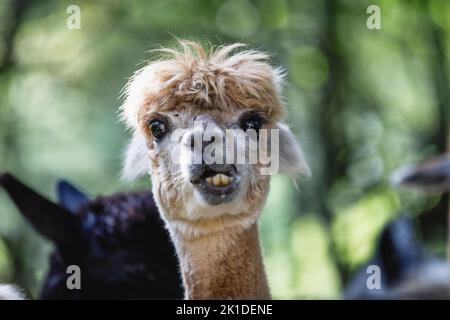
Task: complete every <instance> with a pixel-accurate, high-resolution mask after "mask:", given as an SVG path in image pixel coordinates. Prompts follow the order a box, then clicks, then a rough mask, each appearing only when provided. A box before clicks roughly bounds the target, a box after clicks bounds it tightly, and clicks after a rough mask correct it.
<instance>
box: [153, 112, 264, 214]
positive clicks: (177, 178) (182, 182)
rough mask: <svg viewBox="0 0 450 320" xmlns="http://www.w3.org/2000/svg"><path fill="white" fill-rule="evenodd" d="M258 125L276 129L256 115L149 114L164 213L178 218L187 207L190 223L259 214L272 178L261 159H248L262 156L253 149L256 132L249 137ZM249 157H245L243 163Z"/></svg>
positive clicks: (157, 185)
mask: <svg viewBox="0 0 450 320" xmlns="http://www.w3.org/2000/svg"><path fill="white" fill-rule="evenodd" d="M192 108H193V107H191V108H189V109H192ZM256 122H258V125H260V126H261V128H258V131H259V129H270V127H271V126H272V125H271V124H270V122H269V121H268V120H266V119H264V118H262V116H261V115H256V114H255V113H254V111H253V110H242V111H240V112H238V113H236V114H227V113H225V112H221V111H214V112H195V113H192V112H186V111H175V112H166V113H164V114H162V113H156V114H149V120H148V121H147V123H148V128H146V131H145V132H146V133H145V141H146V142H147V144H148V149H149V156H150V164H151V165H150V168H151V175H152V178H153V192H154V194H155V195H156V196H157V198H158V202H159V203H160V204H161V206H162V207H163V208H164V212H166V213H167V214H169V215H170V216H172V215H177V214H178V213H179V212H180V210H179V209H180V208H179V207H176V206H174V204H180V206H182V210H181V212H183V214H184V216H183V217H178V218H188V219H198V218H212V217H217V216H221V215H225V214H228V215H237V214H242V213H252V212H255V211H259V209H260V208H261V206H262V204H263V203H264V200H265V198H266V196H267V192H268V188H269V176H268V175H264V174H261V172H260V168H261V166H262V164H261V161H259V159H258V157H256V159H253V160H256V161H253V162H254V163H251V161H250V160H252V159H249V156H248V155H249V153H251V152H256V151H257V150H255V148H253V149H250V143H253V144H254V145H256V146H257V143H258V135H257V134H256V131H255V134H254V135H250V134H248V132H246V131H249V130H246V131H244V129H246V126H248V125H249V123H250V124H251V123H255V124H256ZM155 126H156V128H155ZM152 130H153V132H152ZM161 131H164V134H163V133H162V132H161ZM230 141H231V142H230ZM227 144H228V147H227ZM256 149H257V147H256ZM230 153H233V154H234V157H233V158H231V157H230ZM244 153H245V155H246V157H245V158H242V159H238V157H237V155H238V154H239V155H242V154H244ZM227 156H228V158H229V159H228V161H227ZM238 160H241V161H238ZM174 218H177V217H174Z"/></svg>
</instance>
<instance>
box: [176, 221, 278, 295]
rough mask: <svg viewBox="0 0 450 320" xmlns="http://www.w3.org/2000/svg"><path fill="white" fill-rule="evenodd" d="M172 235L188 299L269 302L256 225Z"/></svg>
mask: <svg viewBox="0 0 450 320" xmlns="http://www.w3.org/2000/svg"><path fill="white" fill-rule="evenodd" d="M171 233H172V237H173V238H174V242H175V245H176V248H177V254H178V258H179V262H180V267H181V273H182V276H183V282H184V287H185V298H186V299H270V293H269V288H268V285H267V279H266V274H265V271H264V265H263V262H262V255H261V248H260V244H259V238H258V226H257V224H256V223H253V224H252V225H251V226H249V227H248V228H232V229H231V228H230V229H225V230H221V231H218V232H213V233H209V234H206V235H202V236H198V237H189V238H186V237H184V236H182V235H180V234H177V232H171Z"/></svg>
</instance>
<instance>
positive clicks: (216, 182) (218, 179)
mask: <svg viewBox="0 0 450 320" xmlns="http://www.w3.org/2000/svg"><path fill="white" fill-rule="evenodd" d="M212 180H213V184H214V185H215V186H218V185H220V184H221V179H220V174H216V175H215V176H214V177H213V178H212Z"/></svg>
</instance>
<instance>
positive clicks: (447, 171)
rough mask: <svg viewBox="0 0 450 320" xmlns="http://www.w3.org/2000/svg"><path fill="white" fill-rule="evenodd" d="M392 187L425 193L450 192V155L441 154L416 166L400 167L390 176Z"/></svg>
mask: <svg viewBox="0 0 450 320" xmlns="http://www.w3.org/2000/svg"><path fill="white" fill-rule="evenodd" d="M391 181H392V183H393V184H394V185H397V186H402V187H407V188H411V189H416V190H418V191H421V192H425V193H444V192H448V191H449V190H450V154H443V155H440V156H437V157H434V158H432V159H428V160H426V161H424V162H422V163H419V164H416V165H409V166H404V167H401V168H399V169H397V170H395V171H394V173H393V174H392V176H391Z"/></svg>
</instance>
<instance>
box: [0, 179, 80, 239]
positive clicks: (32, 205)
mask: <svg viewBox="0 0 450 320" xmlns="http://www.w3.org/2000/svg"><path fill="white" fill-rule="evenodd" d="M0 185H1V186H2V187H3V188H4V189H5V190H6V192H7V193H8V195H9V197H10V198H11V200H12V201H13V202H14V204H15V205H16V207H17V209H19V211H20V213H21V214H22V215H23V216H24V217H25V218H26V219H27V220H28V222H29V223H30V224H31V225H32V226H33V227H34V229H35V230H36V231H38V232H39V233H40V234H41V235H42V236H44V237H46V238H47V239H49V240H50V241H53V243H55V244H56V245H60V246H70V245H71V244H73V243H74V241H77V239H78V238H79V236H80V234H79V232H80V223H79V220H78V218H77V217H76V216H75V215H73V214H72V213H71V212H69V211H68V210H67V209H65V208H64V207H62V206H60V205H57V204H56V203H54V202H52V201H50V200H48V199H47V198H45V197H43V196H42V195H40V194H39V193H37V192H36V191H34V190H33V189H31V188H29V187H28V186H26V185H25V184H23V183H22V182H20V181H19V180H18V179H16V178H15V177H14V176H13V175H11V174H8V173H4V174H0Z"/></svg>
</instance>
